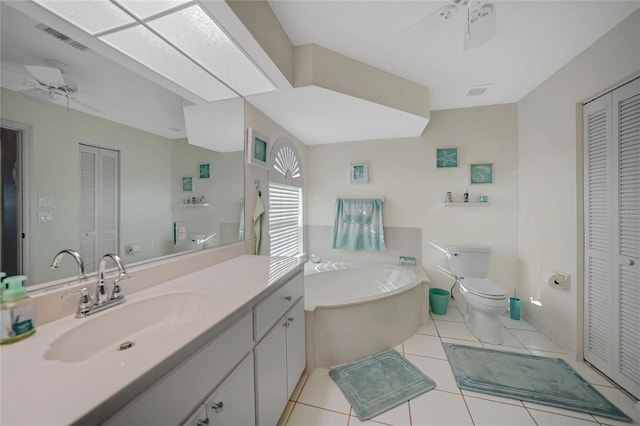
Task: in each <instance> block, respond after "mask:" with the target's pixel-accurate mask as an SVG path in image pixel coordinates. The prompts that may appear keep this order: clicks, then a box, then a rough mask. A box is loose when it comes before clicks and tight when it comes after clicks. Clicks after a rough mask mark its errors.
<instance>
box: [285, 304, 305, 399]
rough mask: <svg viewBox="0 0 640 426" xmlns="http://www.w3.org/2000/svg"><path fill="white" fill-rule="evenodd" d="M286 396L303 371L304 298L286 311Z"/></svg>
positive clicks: (290, 392)
mask: <svg viewBox="0 0 640 426" xmlns="http://www.w3.org/2000/svg"><path fill="white" fill-rule="evenodd" d="M286 317H287V321H288V322H289V327H287V397H290V396H291V394H292V393H293V390H294V389H295V387H296V385H297V384H298V380H300V376H301V375H302V372H303V371H304V366H305V362H306V358H305V341H304V336H305V329H304V299H300V300H298V302H296V304H295V305H294V306H293V308H291V310H290V311H289V312H287V315H286Z"/></svg>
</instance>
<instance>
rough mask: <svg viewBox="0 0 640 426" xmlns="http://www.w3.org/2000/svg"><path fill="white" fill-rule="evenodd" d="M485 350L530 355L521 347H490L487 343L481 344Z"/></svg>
mask: <svg viewBox="0 0 640 426" xmlns="http://www.w3.org/2000/svg"><path fill="white" fill-rule="evenodd" d="M482 344H483V345H484V347H485V348H487V349H495V350H497V351H505V352H516V353H519V354H526V355H530V352H529V350H528V349H527V348H523V347H519V348H518V347H515V346H503V345H490V344H489V343H482Z"/></svg>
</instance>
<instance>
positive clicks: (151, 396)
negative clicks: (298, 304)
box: [104, 313, 253, 425]
mask: <svg viewBox="0 0 640 426" xmlns="http://www.w3.org/2000/svg"><path fill="white" fill-rule="evenodd" d="M251 325H252V323H251V313H248V314H247V315H245V316H244V317H242V318H241V319H240V320H238V321H236V322H235V323H234V324H233V325H232V326H231V327H229V328H228V329H226V330H225V331H223V332H222V333H221V334H220V335H218V336H217V337H216V338H215V339H214V340H213V341H212V342H211V343H209V344H207V345H205V346H204V347H203V348H202V349H200V350H199V351H198V352H196V353H195V354H194V355H192V356H191V357H190V358H188V359H187V360H186V361H184V362H183V363H182V364H181V365H180V366H178V367H177V368H176V369H175V370H173V371H172V372H171V373H169V375H167V376H165V377H164V378H163V379H161V380H160V381H158V382H157V383H155V384H154V385H153V386H151V387H150V388H149V389H148V390H147V391H146V392H145V393H143V394H142V395H140V396H139V397H138V398H136V399H134V400H133V401H132V402H130V403H129V404H128V405H127V406H125V407H124V408H123V409H122V410H120V411H118V412H117V413H116V414H115V415H114V416H113V417H111V418H110V419H108V420H107V421H106V422H105V423H104V424H106V425H151V424H153V425H176V424H180V422H182V421H184V419H185V418H186V417H187V415H188V414H189V413H191V412H192V411H193V410H194V408H196V406H197V405H198V404H199V403H200V402H201V401H202V400H203V398H204V397H205V396H206V395H208V394H209V393H210V392H211V390H212V389H214V388H215V387H216V386H218V384H219V383H220V382H221V381H222V379H223V378H224V377H225V376H227V374H229V372H230V371H231V370H232V369H233V368H234V367H235V366H236V365H237V364H238V363H239V362H240V360H242V359H243V358H244V357H245V355H246V354H247V353H249V351H250V350H251V347H252V345H253V342H252V338H251V337H252V336H251Z"/></svg>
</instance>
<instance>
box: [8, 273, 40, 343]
mask: <svg viewBox="0 0 640 426" xmlns="http://www.w3.org/2000/svg"><path fill="white" fill-rule="evenodd" d="M26 279H27V277H25V276H24V275H16V276H13V277H9V278H5V279H4V280H3V281H2V296H1V297H0V344H5V343H13V342H17V341H19V340H22V339H24V338H27V337H29V336H31V335H32V334H33V333H35V332H36V328H35V305H34V304H33V300H31V299H30V298H29V297H28V296H27V289H26V287H25V286H24V284H23V281H24V280H26Z"/></svg>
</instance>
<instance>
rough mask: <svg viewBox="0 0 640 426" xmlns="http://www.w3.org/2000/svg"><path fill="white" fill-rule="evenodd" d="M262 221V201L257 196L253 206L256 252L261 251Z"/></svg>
mask: <svg viewBox="0 0 640 426" xmlns="http://www.w3.org/2000/svg"><path fill="white" fill-rule="evenodd" d="M263 222H264V203H263V202H262V197H258V199H257V200H256V205H255V207H254V208H253V227H254V229H255V231H256V254H260V252H261V251H262V227H263V226H262V225H263Z"/></svg>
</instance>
